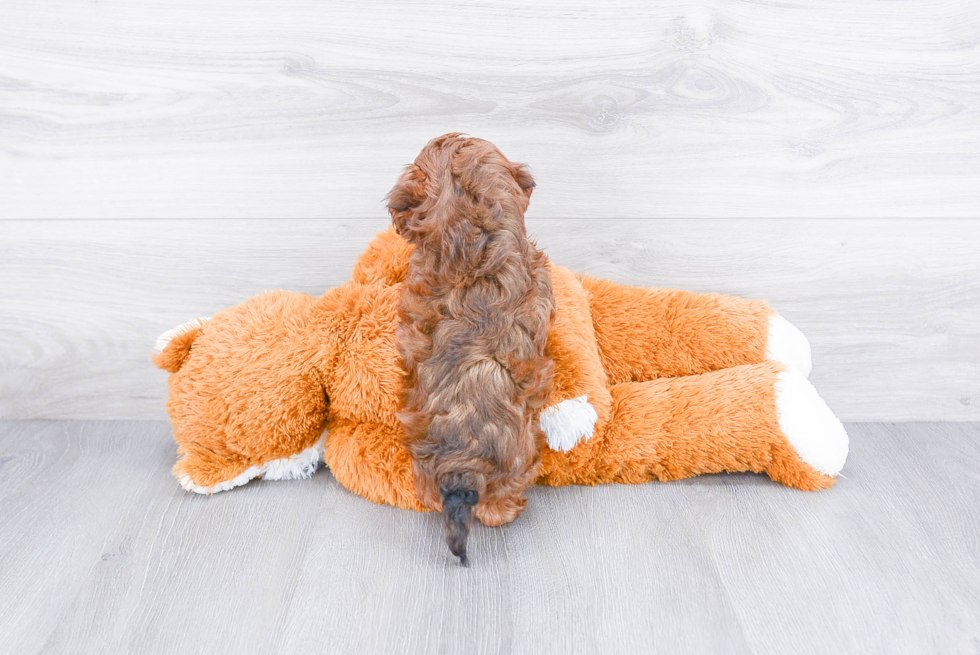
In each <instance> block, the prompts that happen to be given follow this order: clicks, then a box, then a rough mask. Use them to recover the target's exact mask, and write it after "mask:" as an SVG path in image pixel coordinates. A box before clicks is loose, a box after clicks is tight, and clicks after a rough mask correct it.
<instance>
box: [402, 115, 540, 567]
mask: <svg viewBox="0 0 980 655" xmlns="http://www.w3.org/2000/svg"><path fill="white" fill-rule="evenodd" d="M533 188H534V180H533V179H532V178H531V176H530V174H529V173H528V172H527V171H526V170H525V169H524V167H523V166H521V165H520V164H515V163H512V162H510V161H509V160H508V159H507V158H506V157H504V155H503V154H501V152H500V151H499V150H497V148H496V147H495V146H494V145H493V144H492V143H489V142H487V141H484V140H482V139H474V138H470V137H464V136H462V135H460V134H456V133H453V134H446V135H444V136H441V137H438V138H436V139H433V140H432V141H430V142H429V143H428V144H427V145H426V146H425V148H423V149H422V152H421V153H420V154H419V156H418V158H416V160H415V164H413V165H411V166H409V167H408V168H407V169H406V170H405V172H404V173H403V174H402V176H401V177H400V178H399V180H398V183H397V184H396V185H395V187H394V188H393V189H392V190H391V193H389V194H388V203H389V204H388V209H389V210H390V211H391V217H392V220H393V222H394V224H395V228H396V230H397V231H398V233H399V234H401V235H402V236H403V237H405V238H406V239H407V240H408V241H409V242H411V243H412V244H414V246H415V249H414V252H413V254H412V256H411V259H410V260H409V268H408V276H407V278H406V280H405V282H404V284H403V285H402V291H401V294H402V295H401V301H400V307H399V324H398V327H397V332H396V335H397V341H398V348H399V352H400V353H401V357H402V363H403V366H404V368H405V372H406V373H407V375H408V380H407V384H406V394H405V397H404V399H403V406H404V411H403V412H402V413H400V414H399V419H400V420H401V421H402V423H403V424H404V426H405V429H406V432H407V435H408V446H409V449H410V450H411V453H412V456H413V459H414V471H415V485H416V487H417V489H418V492H419V497H420V499H421V501H422V503H423V504H424V505H425V506H427V507H429V508H431V509H434V510H437V511H441V512H442V513H443V517H444V522H445V528H446V541H447V543H448V544H449V549H450V550H451V551H452V552H453V554H454V555H456V556H458V557H459V558H460V562H461V563H462V564H463V565H466V562H467V560H466V539H467V536H468V535H469V528H470V521H471V515H472V514H475V515H476V517H477V518H479V519H480V520H481V521H482V522H483V523H484V524H486V525H501V524H503V523H507V522H508V521H512V520H513V519H515V518H516V517H517V515H518V514H520V513H521V510H523V509H524V505H525V503H526V500H525V499H524V498H523V497H522V494H523V492H524V489H525V488H526V487H527V486H528V485H530V484H532V483H533V482H534V480H535V478H536V477H537V470H538V463H539V456H538V453H539V450H540V447H541V444H542V442H543V439H544V436H543V434H542V433H541V430H540V429H539V427H538V412H539V410H540V409H541V408H542V407H543V405H544V403H545V401H546V400H547V398H548V394H549V392H550V390H551V381H552V376H553V369H554V364H553V362H552V360H551V358H550V357H549V356H548V355H547V354H546V352H545V346H546V341H547V338H548V331H549V328H550V326H551V322H552V320H553V319H554V313H555V299H554V295H553V293H552V290H551V276H550V273H549V271H548V268H547V258H546V257H545V255H544V254H543V253H542V252H541V251H540V250H538V249H537V248H536V247H535V246H534V244H533V243H532V242H531V241H530V240H529V239H528V237H527V233H526V231H525V229H524V212H525V211H526V210H527V206H528V200H529V198H530V197H531V191H532V189H533Z"/></svg>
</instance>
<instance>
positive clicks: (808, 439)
mask: <svg viewBox="0 0 980 655" xmlns="http://www.w3.org/2000/svg"><path fill="white" fill-rule="evenodd" d="M776 412H777V414H778V416H779V427H780V429H781V430H782V431H783V434H784V435H785V436H786V439H787V440H788V441H789V442H790V444H791V445H792V446H793V448H795V449H796V452H797V454H798V455H799V456H800V459H802V460H803V461H804V462H806V463H807V464H809V465H810V466H812V467H813V468H814V469H816V470H817V471H819V472H821V473H825V474H827V475H830V476H834V475H837V474H838V473H840V470H841V469H842V468H844V461H845V460H846V459H847V447H848V440H847V432H846V431H845V430H844V426H843V425H842V424H841V422H840V421H839V420H838V419H837V417H836V416H834V413H833V412H832V411H830V408H829V407H827V403H825V402H824V400H823V398H821V397H820V395H819V394H818V393H817V390H816V389H814V388H813V385H812V384H810V382H809V380H807V379H806V378H805V377H804V376H803V374H802V373H801V372H800V371H799V370H796V369H792V368H791V369H788V370H786V371H783V372H782V373H780V374H779V377H778V379H777V380H776Z"/></svg>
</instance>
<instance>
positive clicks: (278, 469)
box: [173, 432, 327, 495]
mask: <svg viewBox="0 0 980 655" xmlns="http://www.w3.org/2000/svg"><path fill="white" fill-rule="evenodd" d="M326 438H327V434H326V432H324V433H323V436H322V437H320V440H319V441H318V442H317V443H315V444H313V445H312V446H310V447H309V448H306V449H304V450H301V451H300V452H298V453H296V454H294V455H290V456H289V457H283V458H280V459H273V460H269V461H267V462H264V463H262V464H253V465H252V466H250V467H248V468H247V469H245V470H244V471H242V472H241V473H238V474H237V475H235V476H234V477H230V478H228V479H225V480H218V481H215V480H209V481H205V480H204V479H201V475H200V474H201V471H196V470H195V466H194V457H193V455H185V456H184V457H182V458H181V459H180V460H179V461H178V462H177V464H176V465H174V471H173V473H174V475H175V476H176V477H177V480H178V481H179V482H180V486H181V487H183V488H184V489H186V490H187V491H193V492H194V493H197V494H208V495H210V494H216V493H218V492H219V491H227V490H229V489H234V488H235V487H240V486H242V485H243V484H245V483H247V482H249V481H251V480H254V479H255V478H259V477H261V478H263V479H264V480H305V479H307V478H310V477H312V476H313V474H314V473H316V470H317V468H318V467H319V466H320V462H322V461H323V450H324V445H325V443H326ZM195 476H197V477H195ZM210 477H212V478H213V477H214V476H210ZM199 482H200V483H199Z"/></svg>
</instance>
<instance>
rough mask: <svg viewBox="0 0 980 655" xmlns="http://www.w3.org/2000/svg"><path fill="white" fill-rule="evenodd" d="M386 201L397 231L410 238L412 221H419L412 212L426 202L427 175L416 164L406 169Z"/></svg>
mask: <svg viewBox="0 0 980 655" xmlns="http://www.w3.org/2000/svg"><path fill="white" fill-rule="evenodd" d="M386 200H387V201H388V211H389V212H390V213H391V221H392V223H394V225H395V231H396V232H398V234H400V235H401V236H403V237H404V236H408V233H409V232H410V228H411V227H412V225H411V223H412V221H413V220H418V219H417V218H416V217H415V216H414V212H413V211H412V210H414V209H415V208H416V207H418V206H419V205H421V204H422V202H423V201H424V200H425V173H423V172H422V169H420V168H419V167H418V166H416V165H414V164H412V165H411V166H409V167H408V168H406V169H405V172H404V173H402V174H401V176H400V177H399V178H398V182H396V183H395V186H394V188H392V190H391V191H389V192H388V196H387V197H386Z"/></svg>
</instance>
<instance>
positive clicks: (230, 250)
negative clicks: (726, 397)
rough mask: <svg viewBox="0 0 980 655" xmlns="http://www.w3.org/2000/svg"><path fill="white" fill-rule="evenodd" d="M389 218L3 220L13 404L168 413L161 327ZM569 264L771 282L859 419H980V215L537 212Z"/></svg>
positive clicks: (66, 411)
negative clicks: (594, 215) (158, 344)
mask: <svg viewBox="0 0 980 655" xmlns="http://www.w3.org/2000/svg"><path fill="white" fill-rule="evenodd" d="M385 226H386V221H384V220H360V221H336V220H322V221H313V220H311V221H303V220H295V221H285V220H278V221H277V220H229V221H194V220H174V221H151V220H146V221H61V222H48V221H45V222H38V221H5V222H2V223H0V334H2V335H3V339H2V340H0V366H2V368H3V370H4V375H3V376H0V417H3V418H22V419H26V418H88V419H98V418H163V417H164V414H163V402H164V394H165V393H166V383H165V381H166V376H165V374H164V373H163V372H161V371H157V370H155V369H153V367H152V366H151V364H150V362H149V357H150V348H151V347H152V344H153V342H154V340H155V338H156V336H157V335H158V334H160V333H161V332H163V331H164V330H167V329H169V328H171V327H173V326H175V325H178V324H180V323H183V322H184V321H187V320H189V319H190V318H192V317H195V316H207V315H210V314H212V313H214V312H215V311H216V310H218V309H221V308H223V307H226V306H229V305H233V304H236V303H238V302H241V301H243V300H245V299H247V298H249V297H251V296H253V295H255V294H256V293H258V292H260V291H263V290H267V289H276V288H285V289H292V290H296V291H303V292H306V293H313V294H319V293H322V291H323V290H325V289H326V288H329V287H331V286H334V285H337V284H340V283H342V282H343V281H345V280H346V279H348V277H349V275H350V270H351V267H352V266H353V263H354V260H355V258H356V256H357V254H358V253H359V252H360V251H361V250H362V249H363V248H364V246H365V245H366V244H367V242H368V241H369V240H370V238H371V236H373V234H375V233H376V232H377V231H379V230H382V229H384V228H385ZM529 227H530V230H531V231H532V232H533V233H534V234H536V235H537V237H538V241H539V243H540V244H541V245H542V247H544V249H545V250H546V252H548V253H549V255H550V256H551V258H552V260H553V261H555V262H556V263H559V264H563V265H567V266H569V267H571V268H573V269H575V270H579V271H582V272H587V273H590V274H593V275H599V276H603V277H608V278H611V279H614V280H617V281H619V282H623V283H628V284H636V285H641V286H642V285H645V286H662V287H673V288H681V289H689V290H692V291H696V292H711V291H717V292H722V293H730V294H734V295H741V296H745V297H750V298H765V299H767V300H769V301H770V302H771V303H772V305H773V306H774V307H775V308H777V309H778V310H779V311H780V312H781V313H782V314H783V315H784V316H786V317H787V318H788V319H789V320H790V321H791V322H792V323H794V324H796V325H797V326H798V327H799V328H800V329H802V330H803V332H804V333H805V334H806V335H807V336H808V337H809V338H810V341H811V344H812V346H813V361H814V371H813V373H812V375H811V380H812V381H813V382H814V384H815V385H816V387H817V389H818V390H819V391H820V392H821V394H822V395H823V396H824V398H825V399H826V400H827V402H828V403H829V405H830V407H831V408H832V409H834V410H835V411H836V412H837V413H838V415H839V416H841V417H842V418H843V419H844V420H850V421H854V420H862V421H868V420H885V419H889V420H938V419H942V420H978V419H980V260H978V259H977V257H976V253H977V252H980V223H978V222H973V221H967V220H947V221H925V220H893V221H871V220H866V221H864V220H833V221H791V222H785V221H779V220H737V221H725V220H708V221H684V220H639V219H618V220H613V219H609V220H602V221H588V220H557V219H541V218H534V219H529Z"/></svg>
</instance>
